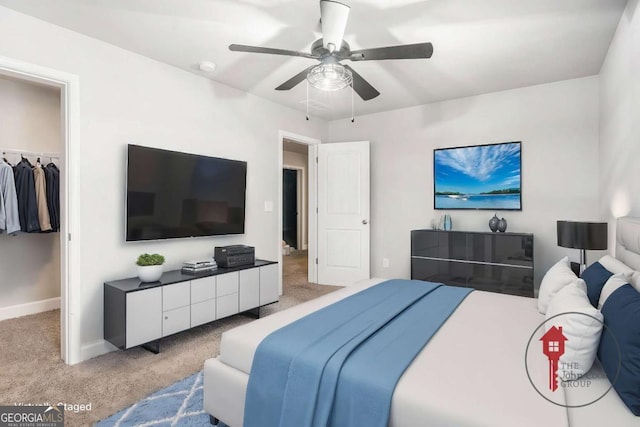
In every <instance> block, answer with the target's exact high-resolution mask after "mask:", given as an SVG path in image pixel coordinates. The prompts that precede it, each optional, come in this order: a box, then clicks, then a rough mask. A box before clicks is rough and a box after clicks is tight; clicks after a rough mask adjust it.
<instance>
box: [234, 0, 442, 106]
mask: <svg viewBox="0 0 640 427" xmlns="http://www.w3.org/2000/svg"><path fill="white" fill-rule="evenodd" d="M350 9H351V8H350V7H349V6H347V5H345V4H343V3H340V2H337V1H333V0H321V1H320V23H321V24H322V38H321V39H318V40H316V41H315V42H313V44H312V45H311V53H307V52H296V51H293V50H285V49H273V48H269V47H259V46H246V45H240V44H232V45H229V49H230V50H232V51H234V52H251V53H269V54H273V55H285V56H298V57H303V58H309V59H315V60H318V61H320V64H317V65H312V66H310V67H308V68H306V69H304V70H302V71H301V72H300V73H298V74H296V75H295V76H293V77H291V78H290V79H289V80H287V81H286V82H284V83H282V84H281V85H280V86H278V87H277V88H276V90H289V89H292V88H293V87H295V86H296V85H297V84H299V83H300V82H302V81H303V80H304V79H305V78H306V79H307V80H308V81H309V83H310V84H311V85H312V86H314V87H316V88H318V89H321V90H338V89H343V88H345V87H347V86H352V87H353V90H354V91H355V92H356V93H357V94H358V95H359V96H360V98H362V99H363V100H365V101H368V100H370V99H373V98H375V97H376V96H378V95H380V92H378V91H377V90H376V89H375V88H374V87H373V86H371V84H369V82H367V81H366V80H365V79H364V78H363V77H362V76H361V75H360V74H358V73H356V71H355V70H354V69H353V68H351V67H350V66H349V65H346V64H345V65H343V64H341V63H340V62H341V61H344V60H350V61H374V60H382V59H419V58H431V55H432V54H433V45H432V44H431V43H416V44H407V45H400V46H388V47H377V48H373V49H360V50H353V51H352V50H351V49H350V48H349V44H348V43H347V42H346V41H344V40H343V39H342V38H343V36H344V31H345V28H346V26H347V19H348V17H349V11H350Z"/></svg>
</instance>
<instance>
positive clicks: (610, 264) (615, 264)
mask: <svg viewBox="0 0 640 427" xmlns="http://www.w3.org/2000/svg"><path fill="white" fill-rule="evenodd" d="M598 262H599V263H600V264H602V266H603V267H604V268H606V269H607V270H609V271H610V272H612V273H613V274H618V273H624V274H626V275H627V276H629V277H631V275H632V274H633V273H634V271H633V268H631V267H629V266H628V265H627V264H625V263H623V262H622V261H620V260H617V259H615V258H614V257H612V256H611V255H605V256H603V257H602V258H600V261H598Z"/></svg>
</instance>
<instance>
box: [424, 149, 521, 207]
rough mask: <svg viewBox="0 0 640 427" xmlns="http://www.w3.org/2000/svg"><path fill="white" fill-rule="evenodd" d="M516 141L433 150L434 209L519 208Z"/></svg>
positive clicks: (519, 193) (519, 195)
mask: <svg viewBox="0 0 640 427" xmlns="http://www.w3.org/2000/svg"><path fill="white" fill-rule="evenodd" d="M520 145H521V144H520V142H505V143H502V144H490V145H474V146H470V147H455V148H440V149H436V150H434V151H433V185H434V192H433V194H434V198H433V207H434V208H435V209H487V210H522V195H521V188H522V184H521V169H522V160H521V147H520Z"/></svg>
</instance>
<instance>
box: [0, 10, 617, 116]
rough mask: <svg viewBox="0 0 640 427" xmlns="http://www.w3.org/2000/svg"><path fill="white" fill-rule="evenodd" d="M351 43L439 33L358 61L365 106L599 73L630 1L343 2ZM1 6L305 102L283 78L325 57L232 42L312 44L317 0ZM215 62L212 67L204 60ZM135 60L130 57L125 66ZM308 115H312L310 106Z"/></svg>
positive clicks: (326, 106)
mask: <svg viewBox="0 0 640 427" xmlns="http://www.w3.org/2000/svg"><path fill="white" fill-rule="evenodd" d="M344 2H345V3H347V4H348V5H350V6H351V13H350V16H349V22H348V24H347V30H346V33H345V36H344V38H345V40H346V41H347V42H348V43H349V44H350V45H351V48H352V50H355V49H362V48H371V47H379V46H392V45H398V44H409V43H418V42H425V41H430V42H432V43H433V45H434V54H433V57H432V58H431V59H429V60H395V61H361V62H356V63H351V64H350V65H352V66H353V68H354V69H355V70H356V71H357V72H358V73H359V74H360V75H362V76H363V77H364V78H365V79H367V80H368V81H369V82H370V83H371V84H372V85H373V86H374V87H375V88H376V89H378V90H379V91H380V92H381V95H380V96H378V97H377V98H375V99H373V100H370V101H366V102H365V101H362V100H361V99H360V98H358V96H357V95H355V96H354V107H355V114H356V116H357V115H362V114H367V113H373V112H379V111H386V110H391V109H397V108H403V107H408V106H413V105H418V104H425V103H430V102H436V101H442V100H447V99H454V98H461V97H466V96H472V95H478V94H482V93H488V92H495V91H500V90H507V89H513V88H518V87H523V86H530V85H535V84H541V83H547V82H552V81H559V80H566V79H571V78H577V77H583V76H590V75H594V74H598V73H599V71H600V67H601V66H602V62H603V60H604V57H605V55H606V52H607V49H608V47H609V44H610V42H611V39H612V37H613V34H614V32H615V30H616V27H617V24H618V21H619V20H620V17H621V16H622V12H623V10H624V7H625V5H626V2H627V0H560V1H558V0H482V1H478V0H427V1H415V0H344ZM0 5H3V6H7V7H10V8H12V9H15V10H17V11H20V12H23V13H26V14H29V15H33V16H35V17H37V18H40V19H43V20H46V21H49V22H52V23H54V24H57V25H60V26H63V27H67V28H70V29H72V30H74V31H78V32H80V33H84V34H86V35H89V36H91V37H95V38H97V39H100V40H104V41H106V42H108V43H112V44H114V45H116V46H120V47H122V48H124V49H128V50H131V51H134V52H137V53H139V54H141V55H145V56H148V57H151V58H154V59H156V60H158V61H162V62H165V63H167V64H171V65H174V66H176V67H179V68H182V69H185V70H188V71H190V72H193V73H196V74H199V75H202V76H204V77H206V78H210V79H212V80H215V81H217V82H220V83H224V84H226V85H229V86H232V87H235V88H237V89H240V90H243V91H246V92H249V93H252V94H255V95H257V96H260V97H263V98H267V99H270V100H272V101H274V102H276V103H279V104H282V105H287V106H289V107H292V108H295V109H298V110H300V111H304V110H305V109H306V84H305V83H304V82H303V83H302V84H299V85H298V86H296V87H295V88H294V89H292V90H290V91H275V90H274V88H275V87H276V86H278V85H280V84H281V83H282V82H284V81H285V80H288V79H289V78H290V77H292V76H293V75H294V74H297V73H298V72H300V71H301V70H303V69H304V68H306V67H308V66H309V65H312V64H313V63H314V62H315V61H314V60H310V59H305V58H300V57H285V56H276V55H261V54H249V53H240V52H231V51H229V50H228V45H229V44H231V43H237V44H247V45H256V46H268V47H274V48H282V49H290V50H300V51H307V52H308V51H309V50H310V47H311V43H312V42H313V41H314V40H316V39H318V38H319V37H320V33H319V32H318V28H319V27H318V20H319V15H320V7H319V2H318V1H316V0H304V1H303V0H56V1H55V2H52V1H50V0H0ZM204 60H208V61H213V62H214V63H216V64H217V67H216V69H215V70H214V71H213V72H210V73H203V72H200V71H198V69H197V64H198V63H199V62H200V61H204ZM123 65H124V64H123ZM309 99H310V102H309V104H310V105H309V112H310V114H311V115H312V116H317V117H322V118H325V119H337V118H344V117H350V116H351V91H350V90H349V89H344V90H341V91H337V92H320V91H318V90H316V89H313V88H311V87H310V89H309ZM303 114H304V113H303Z"/></svg>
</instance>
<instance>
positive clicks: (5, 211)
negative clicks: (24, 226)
mask: <svg viewBox="0 0 640 427" xmlns="http://www.w3.org/2000/svg"><path fill="white" fill-rule="evenodd" d="M0 199H1V200H0V230H4V232H5V233H7V234H14V233H16V232H18V231H20V216H19V213H18V198H17V196H16V185H15V181H14V178H13V168H12V167H11V166H9V165H8V164H6V163H5V162H3V161H0Z"/></svg>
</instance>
